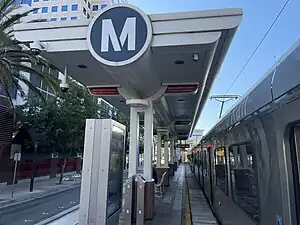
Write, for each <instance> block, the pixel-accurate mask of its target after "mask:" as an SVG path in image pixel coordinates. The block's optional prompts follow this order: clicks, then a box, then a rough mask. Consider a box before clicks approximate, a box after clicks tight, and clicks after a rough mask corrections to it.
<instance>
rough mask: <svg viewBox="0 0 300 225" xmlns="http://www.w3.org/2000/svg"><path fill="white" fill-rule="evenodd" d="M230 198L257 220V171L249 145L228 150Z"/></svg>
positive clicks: (232, 147)
mask: <svg viewBox="0 0 300 225" xmlns="http://www.w3.org/2000/svg"><path fill="white" fill-rule="evenodd" d="M229 161H230V174H231V176H230V177H231V189H232V197H233V200H234V201H235V203H236V204H238V205H239V206H240V207H242V208H243V209H244V210H245V211H246V212H247V213H248V214H249V215H250V216H251V217H252V218H253V219H254V220H255V221H258V220H259V216H260V207H259V198H258V192H257V171H256V163H255V158H254V154H253V150H252V148H251V146H250V144H241V145H234V146H231V147H230V148H229Z"/></svg>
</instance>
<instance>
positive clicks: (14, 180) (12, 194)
mask: <svg viewBox="0 0 300 225" xmlns="http://www.w3.org/2000/svg"><path fill="white" fill-rule="evenodd" d="M20 160H21V153H15V154H14V161H15V168H14V176H13V183H12V190H11V198H13V197H14V190H15V182H16V174H17V167H18V162H19V161H20Z"/></svg>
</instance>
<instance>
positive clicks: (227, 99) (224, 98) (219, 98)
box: [210, 95, 241, 119]
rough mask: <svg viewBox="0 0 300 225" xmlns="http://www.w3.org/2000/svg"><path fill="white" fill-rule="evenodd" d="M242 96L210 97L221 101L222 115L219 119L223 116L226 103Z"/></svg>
mask: <svg viewBox="0 0 300 225" xmlns="http://www.w3.org/2000/svg"><path fill="white" fill-rule="evenodd" d="M240 97H241V96H239V95H213V96H211V97H210V100H212V99H214V100H216V101H218V102H221V109H220V115H219V119H220V118H221V116H222V112H223V108H224V103H225V102H228V101H231V100H237V99H239V98H240Z"/></svg>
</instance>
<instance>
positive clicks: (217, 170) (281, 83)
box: [189, 40, 300, 225]
mask: <svg viewBox="0 0 300 225" xmlns="http://www.w3.org/2000/svg"><path fill="white" fill-rule="evenodd" d="M189 159H190V160H191V161H192V164H191V168H192V171H193V172H194V174H195V176H196V178H197V179H198V181H199V184H200V186H201V188H202V189H203V191H204V193H205V196H206V198H207V200H208V202H209V203H210V205H211V207H212V209H213V212H214V213H215V215H216V217H217V218H218V220H219V221H220V224H222V225H272V224H274V225H296V224H300V40H299V41H298V42H297V43H296V44H295V45H294V46H293V47H292V48H291V50H290V51H288V53H287V54H285V55H283V56H282V57H281V59H280V62H278V63H276V64H275V65H274V66H273V67H272V68H271V69H270V70H269V71H268V72H267V73H266V74H265V76H263V77H262V79H260V81H259V82H258V83H257V84H256V85H255V86H254V88H252V89H251V90H249V91H248V93H247V94H246V95H245V96H244V97H243V98H241V99H240V100H239V102H237V104H236V105H235V106H234V107H233V108H232V109H231V110H230V111H229V113H228V114H226V115H225V116H224V117H223V118H222V119H221V120H220V121H219V122H218V123H217V124H216V125H215V126H214V127H213V128H212V129H211V130H210V131H209V132H208V133H207V134H206V135H205V136H204V137H203V138H202V140H201V142H200V143H199V144H198V145H197V147H195V148H194V149H193V150H192V154H191V155H189Z"/></svg>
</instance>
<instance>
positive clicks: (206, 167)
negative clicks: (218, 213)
mask: <svg viewBox="0 0 300 225" xmlns="http://www.w3.org/2000/svg"><path fill="white" fill-rule="evenodd" d="M211 149H212V148H211V147H208V148H206V149H204V151H203V185H204V188H203V189H204V192H205V195H206V197H207V198H208V200H209V202H210V203H212V201H213V197H212V189H211V188H212V163H211V160H210V159H211Z"/></svg>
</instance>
